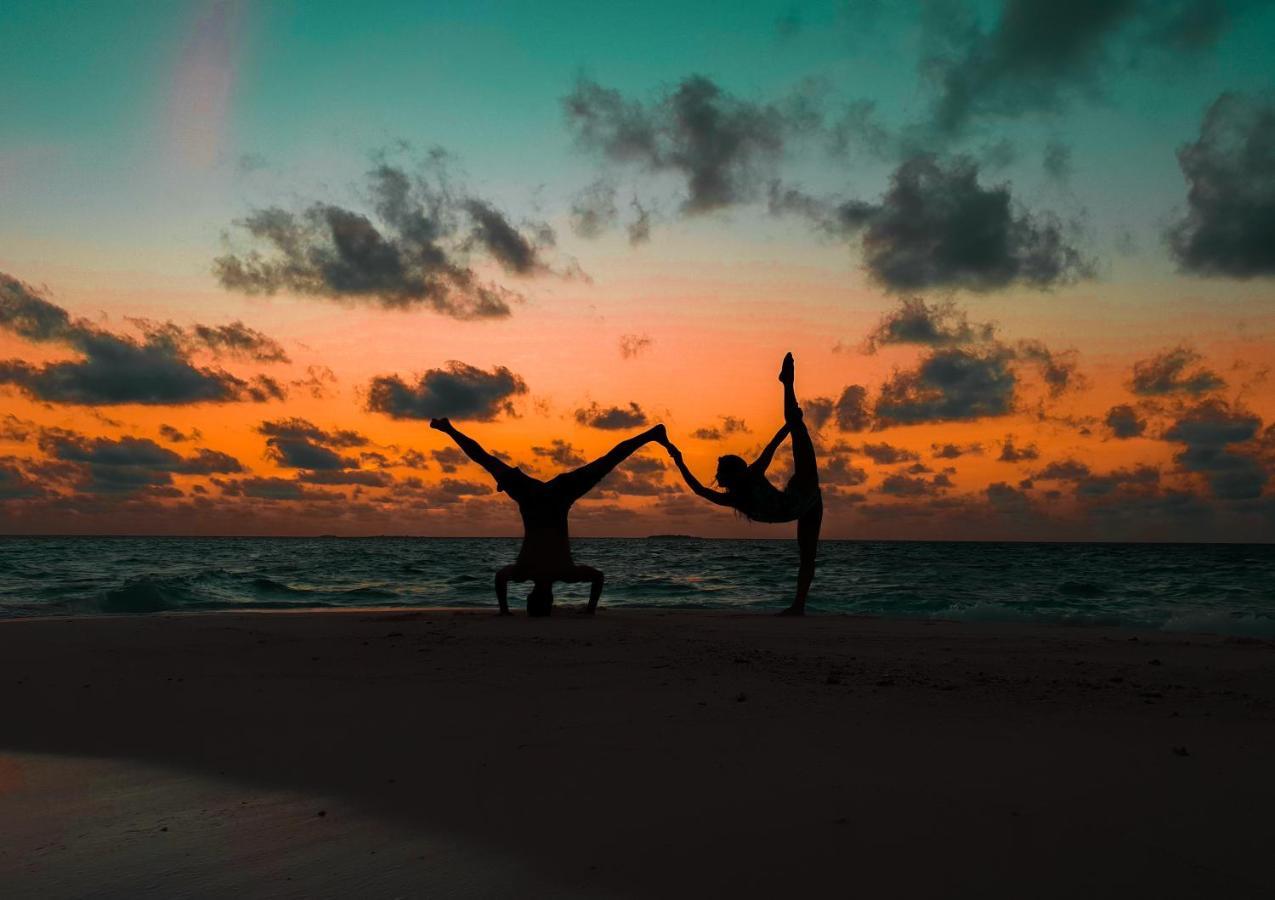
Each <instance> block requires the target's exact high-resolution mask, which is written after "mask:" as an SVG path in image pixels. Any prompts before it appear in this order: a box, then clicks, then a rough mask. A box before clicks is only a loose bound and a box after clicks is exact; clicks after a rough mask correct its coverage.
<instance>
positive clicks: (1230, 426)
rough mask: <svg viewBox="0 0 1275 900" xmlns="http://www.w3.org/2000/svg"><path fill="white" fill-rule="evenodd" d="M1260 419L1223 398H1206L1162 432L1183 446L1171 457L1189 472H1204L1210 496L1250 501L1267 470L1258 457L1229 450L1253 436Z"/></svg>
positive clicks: (1265, 480) (1260, 487)
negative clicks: (1182, 448) (1184, 447)
mask: <svg viewBox="0 0 1275 900" xmlns="http://www.w3.org/2000/svg"><path fill="white" fill-rule="evenodd" d="M1261 425H1262V420H1261V419H1259V418H1258V417H1257V416H1256V415H1253V414H1252V413H1249V412H1246V411H1244V410H1242V409H1239V408H1238V407H1234V406H1232V405H1230V404H1228V403H1226V402H1225V401H1223V400H1218V399H1208V400H1203V401H1201V402H1200V403H1198V404H1196V405H1195V406H1194V407H1192V408H1191V409H1189V410H1187V411H1186V412H1185V413H1184V414H1183V415H1182V416H1181V417H1180V418H1179V419H1178V420H1177V421H1175V422H1174V423H1173V424H1172V425H1171V426H1170V427H1169V428H1168V429H1167V430H1166V431H1165V432H1164V436H1163V437H1164V440H1166V441H1173V442H1175V443H1182V444H1185V445H1186V449H1184V450H1182V451H1181V452H1180V453H1178V454H1177V455H1175V456H1174V460H1175V461H1176V462H1177V463H1178V465H1179V466H1181V467H1182V469H1184V470H1185V471H1188V472H1198V473H1201V474H1203V475H1204V476H1205V477H1206V478H1207V479H1208V482H1209V487H1210V489H1211V490H1212V492H1213V496H1215V497H1217V498H1218V499H1221V500H1252V499H1255V498H1257V497H1259V496H1261V493H1262V488H1263V487H1264V486H1265V485H1266V482H1267V480H1268V479H1269V477H1270V476H1269V473H1268V472H1267V469H1266V467H1265V466H1264V465H1263V464H1262V462H1261V460H1259V459H1258V458H1256V457H1255V456H1253V455H1250V454H1248V453H1242V452H1236V451H1234V450H1231V449H1229V447H1230V446H1231V445H1232V444H1243V443H1245V442H1246V441H1250V440H1252V439H1253V438H1254V437H1256V435H1257V432H1258V429H1259V428H1260V427H1261Z"/></svg>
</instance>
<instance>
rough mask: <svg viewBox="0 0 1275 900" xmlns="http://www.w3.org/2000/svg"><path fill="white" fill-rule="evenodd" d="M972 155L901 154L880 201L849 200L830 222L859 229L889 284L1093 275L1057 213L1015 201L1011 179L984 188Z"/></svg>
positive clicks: (964, 284)
mask: <svg viewBox="0 0 1275 900" xmlns="http://www.w3.org/2000/svg"><path fill="white" fill-rule="evenodd" d="M978 175H979V171H978V164H977V163H976V162H974V161H973V160H972V159H970V158H968V157H957V158H954V159H952V160H949V161H946V162H945V161H942V160H940V159H939V158H938V157H935V156H932V155H929V154H922V155H919V156H914V157H912V158H911V159H908V160H906V161H904V162H903V163H902V164H901V165H900V166H899V167H898V168H897V169H896V170H895V172H894V174H893V176H892V177H891V182H890V188H889V190H888V191H886V193H885V195H884V196H883V197H882V198H881V202H880V203H866V202H863V201H858V200H856V201H850V202H848V203H844V204H842V205H841V206H839V207H838V208H837V209H836V210H835V212H834V213H833V218H832V219H831V220H825V227H827V228H829V229H831V230H835V231H839V232H841V233H843V234H845V235H847V236H851V235H859V234H861V235H862V242H863V256H864V265H865V267H866V268H867V270H868V272H869V273H870V274H871V275H872V277H873V278H874V279H875V280H876V281H877V282H879V283H880V284H881V285H882V286H883V287H885V288H886V289H887V290H892V291H916V290H923V289H926V288H952V289H965V290H970V291H993V290H998V289H1002V288H1006V287H1009V286H1011V285H1016V284H1017V285H1023V286H1026V287H1032V288H1037V289H1046V288H1051V287H1054V286H1057V285H1061V284H1067V283H1069V282H1072V281H1075V280H1077V279H1079V278H1084V277H1089V276H1090V275H1091V266H1090V264H1089V263H1088V262H1087V261H1086V260H1085V259H1084V258H1083V257H1082V255H1081V253H1080V251H1079V250H1077V249H1076V248H1075V247H1074V246H1072V244H1071V243H1070V242H1069V239H1068V237H1067V236H1066V234H1065V233H1064V227H1063V225H1062V223H1061V222H1060V221H1059V220H1058V219H1057V218H1056V217H1055V216H1053V215H1051V214H1033V213H1031V212H1029V211H1027V210H1025V209H1022V208H1021V207H1019V206H1018V205H1017V204H1015V203H1014V201H1013V197H1012V196H1011V193H1010V189H1009V186H1008V185H998V186H994V187H984V186H983V185H981V184H979V181H978Z"/></svg>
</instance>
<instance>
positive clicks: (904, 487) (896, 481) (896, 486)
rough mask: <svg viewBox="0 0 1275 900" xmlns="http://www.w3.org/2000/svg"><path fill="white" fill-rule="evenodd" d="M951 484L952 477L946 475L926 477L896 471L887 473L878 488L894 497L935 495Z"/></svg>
mask: <svg viewBox="0 0 1275 900" xmlns="http://www.w3.org/2000/svg"><path fill="white" fill-rule="evenodd" d="M951 486H952V482H951V479H949V478H948V477H947V476H946V475H936V476H935V477H934V478H931V479H925V478H918V477H915V476H912V475H904V474H902V473H901V472H895V473H894V474H892V475H887V476H886V477H885V479H884V480H883V481H882V482H881V486H880V487H879V488H877V490H878V491H880V492H881V493H883V494H889V495H891V496H893V497H933V496H936V495H938V494H941V493H942V492H943V491H944V490H946V489H947V488H949V487H951Z"/></svg>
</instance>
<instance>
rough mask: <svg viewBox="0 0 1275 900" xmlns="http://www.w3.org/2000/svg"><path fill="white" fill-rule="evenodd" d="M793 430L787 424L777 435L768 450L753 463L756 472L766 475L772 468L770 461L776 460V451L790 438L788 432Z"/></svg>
mask: <svg viewBox="0 0 1275 900" xmlns="http://www.w3.org/2000/svg"><path fill="white" fill-rule="evenodd" d="M791 430H792V428H791V426H789V425H788V424H786V423H785V424H784V427H783V428H780V429H779V431H778V432H776V433H775V436H774V437H773V438H771V439H770V443H769V444H767V445H766V449H765V450H763V451H762V452H761V455H760V456H758V457H757V459H756V461H755V462H754V463H753V465H752V468H753V469H754V470H755V471H758V472H762V473H765V471H766V470H767V469H769V468H770V461H771V460H772V459H774V458H775V451H776V450H778V449H779V445H780V444H782V443H783V442H784V438H786V437H788V432H789V431H791Z"/></svg>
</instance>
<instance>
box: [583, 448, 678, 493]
mask: <svg viewBox="0 0 1275 900" xmlns="http://www.w3.org/2000/svg"><path fill="white" fill-rule="evenodd" d="M665 471H666V468H665V465H664V463H662V462H661V461H660V460H658V459H656V458H654V457H651V456H630V457H629V458H628V459H627V460H625V461H624V462H623V463H621V464H620V466H619V467H618V468H616V469H614V470H613V471H612V472H611V474H610V475H608V476H607V477H606V478H605V479H604V480H603V481H602V484H601V485H600V487H601V488H602V491H601V494H602V495H603V496H605V495H608V494H613V495H615V496H620V495H628V496H632V497H662V496H664V495H667V494H680V493H681V489H680V488H678V487H675V486H674V485H671V484H666V483H665V481H664V472H665Z"/></svg>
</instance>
